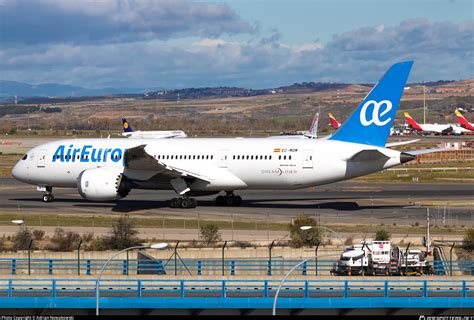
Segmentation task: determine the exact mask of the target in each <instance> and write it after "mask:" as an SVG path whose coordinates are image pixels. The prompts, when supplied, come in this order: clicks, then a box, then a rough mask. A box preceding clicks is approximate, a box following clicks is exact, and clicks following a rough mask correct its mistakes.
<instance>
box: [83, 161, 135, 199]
mask: <svg viewBox="0 0 474 320" xmlns="http://www.w3.org/2000/svg"><path fill="white" fill-rule="evenodd" d="M130 189H131V187H130V186H129V183H128V182H127V181H126V178H125V177H124V175H123V169H122V168H110V167H104V168H95V169H88V170H84V171H82V172H81V174H80V175H79V177H78V178H77V190H78V191H79V194H80V195H81V196H82V197H83V198H84V199H87V200H91V201H110V200H117V199H120V198H123V197H125V196H126V195H127V194H128V193H129V192H130Z"/></svg>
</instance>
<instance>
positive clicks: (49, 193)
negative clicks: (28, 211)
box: [38, 187, 54, 202]
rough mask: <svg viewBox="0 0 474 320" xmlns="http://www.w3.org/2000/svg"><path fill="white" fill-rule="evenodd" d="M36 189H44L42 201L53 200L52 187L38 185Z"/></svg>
mask: <svg viewBox="0 0 474 320" xmlns="http://www.w3.org/2000/svg"><path fill="white" fill-rule="evenodd" d="M38 190H40V191H45V192H46V193H45V194H44V195H43V202H53V201H54V196H53V187H38Z"/></svg>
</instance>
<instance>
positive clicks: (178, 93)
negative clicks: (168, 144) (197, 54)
mask: <svg viewBox="0 0 474 320" xmlns="http://www.w3.org/2000/svg"><path fill="white" fill-rule="evenodd" d="M346 87H348V85H347V84H343V83H321V82H302V83H294V84H292V85H289V86H284V87H278V88H269V89H257V90H256V89H247V88H238V87H216V88H186V89H176V90H161V91H154V92H153V91H150V92H146V93H145V94H144V96H143V98H144V99H165V100H176V99H178V98H179V99H200V98H229V97H253V96H261V95H266V94H273V93H304V92H319V91H323V90H332V89H340V88H346Z"/></svg>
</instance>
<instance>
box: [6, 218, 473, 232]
mask: <svg viewBox="0 0 474 320" xmlns="http://www.w3.org/2000/svg"><path fill="white" fill-rule="evenodd" d="M119 218H120V216H118V215H108V216H105V215H100V216H99V215H97V216H74V215H70V214H68V215H61V214H58V215H53V214H41V215H30V216H25V215H21V214H16V213H2V214H0V220H1V221H6V222H2V223H0V225H9V222H8V221H11V220H16V219H21V220H24V221H25V222H26V225H27V226H29V227H31V228H33V229H35V228H38V229H41V227H42V226H43V227H46V226H56V227H75V226H80V227H91V228H94V227H111V226H112V225H113V224H114V223H115V222H116V221H117V220H118V219H119ZM130 219H131V220H132V221H133V223H134V225H135V226H136V227H138V228H152V229H157V230H160V229H161V228H163V227H164V228H176V229H198V228H199V227H200V226H203V225H205V224H210V223H212V224H215V225H217V226H218V227H219V228H220V229H224V230H231V229H234V230H272V231H287V230H288V227H289V224H288V223H274V222H269V223H268V224H267V222H266V221H242V220H235V221H234V222H232V221H231V220H207V219H206V220H204V219H201V220H197V219H167V218H165V219H163V218H162V217H147V218H143V217H131V218H130ZM324 226H325V227H329V228H330V229H332V230H334V231H336V232H341V233H367V234H373V233H375V232H376V231H377V230H379V229H386V230H388V231H389V232H391V233H393V234H425V233H426V228H425V226H424V225H419V224H418V223H414V224H413V225H411V226H410V225H381V224H380V225H369V224H357V225H354V224H325V225H324ZM464 230H465V228H464V227H454V226H451V227H436V226H432V227H431V232H432V233H436V234H452V233H463V232H464Z"/></svg>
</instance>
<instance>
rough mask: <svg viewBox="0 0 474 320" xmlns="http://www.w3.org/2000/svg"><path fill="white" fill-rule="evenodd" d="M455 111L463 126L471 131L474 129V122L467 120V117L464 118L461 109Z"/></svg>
mask: <svg viewBox="0 0 474 320" xmlns="http://www.w3.org/2000/svg"><path fill="white" fill-rule="evenodd" d="M454 113H455V114H456V116H457V118H458V121H459V124H460V125H461V127H463V128H465V129H467V130H470V131H474V124H472V123H470V122H469V121H467V119H466V118H464V116H463V115H462V113H461V111H459V110H456V111H455V112H454Z"/></svg>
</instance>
